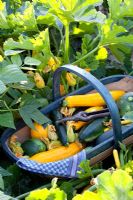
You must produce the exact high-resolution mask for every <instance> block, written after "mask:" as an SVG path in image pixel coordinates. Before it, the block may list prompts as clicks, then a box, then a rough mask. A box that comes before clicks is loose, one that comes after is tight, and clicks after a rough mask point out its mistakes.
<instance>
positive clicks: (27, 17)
mask: <svg viewBox="0 0 133 200" xmlns="http://www.w3.org/2000/svg"><path fill="white" fill-rule="evenodd" d="M8 18H9V21H10V24H11V26H12V28H15V31H18V32H22V31H38V27H37V22H36V18H35V10H34V5H33V4H32V3H30V2H28V1H27V2H26V3H25V7H24V10H23V11H22V12H16V13H15V14H11V15H9V16H8Z"/></svg>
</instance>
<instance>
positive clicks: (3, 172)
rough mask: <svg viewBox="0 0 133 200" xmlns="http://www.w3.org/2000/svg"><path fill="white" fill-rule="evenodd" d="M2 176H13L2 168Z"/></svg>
mask: <svg viewBox="0 0 133 200" xmlns="http://www.w3.org/2000/svg"><path fill="white" fill-rule="evenodd" d="M0 174H1V176H2V177H4V176H12V174H11V173H10V172H8V171H7V170H5V169H4V168H2V167H0Z"/></svg>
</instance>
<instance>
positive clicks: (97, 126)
mask: <svg viewBox="0 0 133 200" xmlns="http://www.w3.org/2000/svg"><path fill="white" fill-rule="evenodd" d="M103 121H104V118H99V119H96V120H95V121H93V122H92V123H91V124H89V125H87V126H86V127H85V128H83V129H81V131H80V133H79V140H80V141H81V142H84V141H85V142H91V141H93V140H94V139H96V138H97V137H98V136H99V135H101V134H102V133H104V125H103Z"/></svg>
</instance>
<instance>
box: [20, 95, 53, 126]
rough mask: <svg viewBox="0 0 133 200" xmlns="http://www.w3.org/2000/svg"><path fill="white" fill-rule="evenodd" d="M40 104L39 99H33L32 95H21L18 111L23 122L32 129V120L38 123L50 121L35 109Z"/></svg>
mask: <svg viewBox="0 0 133 200" xmlns="http://www.w3.org/2000/svg"><path fill="white" fill-rule="evenodd" d="M40 105H41V104H39V101H37V100H36V99H34V98H33V96H32V95H30V94H28V95H23V96H22V99H21V105H20V106H21V108H20V110H19V113H20V115H21V117H22V118H23V120H24V122H25V123H26V124H27V125H28V126H29V127H30V128H32V129H34V125H33V120H34V121H36V122H37V123H39V124H45V123H48V122H50V120H49V119H48V118H47V117H46V116H45V115H43V114H42V113H41V112H40V111H39V110H38V109H37V108H39V107H40Z"/></svg>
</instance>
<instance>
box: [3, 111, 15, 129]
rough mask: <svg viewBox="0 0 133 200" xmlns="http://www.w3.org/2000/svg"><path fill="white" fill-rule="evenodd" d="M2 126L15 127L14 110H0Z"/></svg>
mask: <svg viewBox="0 0 133 200" xmlns="http://www.w3.org/2000/svg"><path fill="white" fill-rule="evenodd" d="M0 126H3V127H9V128H14V129H15V125H14V119H13V114H12V112H0Z"/></svg>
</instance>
